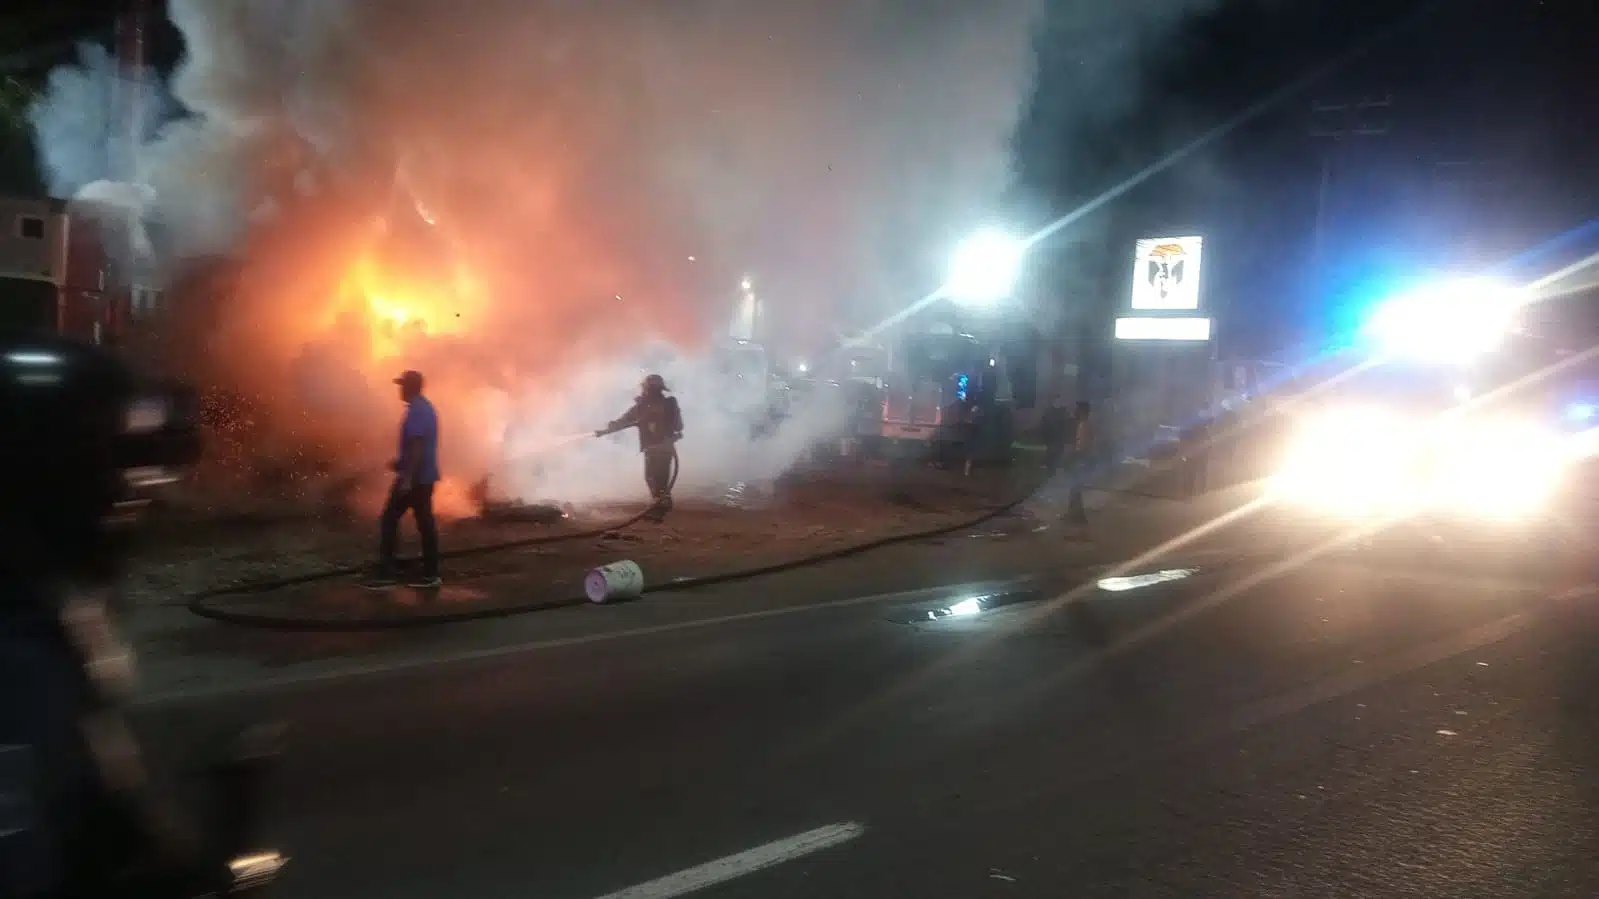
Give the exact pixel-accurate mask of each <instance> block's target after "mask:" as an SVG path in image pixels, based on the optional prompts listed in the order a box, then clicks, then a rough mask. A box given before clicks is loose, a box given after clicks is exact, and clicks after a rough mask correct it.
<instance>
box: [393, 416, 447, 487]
mask: <svg viewBox="0 0 1599 899" xmlns="http://www.w3.org/2000/svg"><path fill="white" fill-rule="evenodd" d="M419 438H420V439H421V441H422V465H421V467H420V468H418V469H417V474H416V482H417V483H418V484H436V483H438V480H439V413H437V412H435V411H434V410H433V404H432V403H430V402H428V399H427V397H425V396H418V397H417V398H416V399H414V400H411V402H410V403H408V404H406V407H405V420H404V421H403V422H401V423H400V471H402V472H403V471H405V470H406V469H407V468H408V467H409V466H410V464H411V459H410V458H409V455H408V449H407V448H408V446H409V444H410V442H411V441H412V440H416V439H419Z"/></svg>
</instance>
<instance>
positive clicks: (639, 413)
mask: <svg viewBox="0 0 1599 899" xmlns="http://www.w3.org/2000/svg"><path fill="white" fill-rule="evenodd" d="M633 427H636V428H638V448H639V449H640V450H652V449H665V448H667V447H670V446H671V445H672V444H673V443H675V442H677V440H678V438H680V437H682V436H683V412H682V410H681V409H679V408H678V405H677V397H674V396H666V395H665V394H661V395H657V396H649V395H646V396H641V397H639V398H638V399H636V400H634V401H633V407H632V408H631V409H628V410H627V411H626V412H624V413H622V417H621V418H618V419H617V420H615V421H613V422H611V424H610V425H609V426H608V427H607V428H606V430H607V431H608V432H615V431H621V430H625V429H627V428H633Z"/></svg>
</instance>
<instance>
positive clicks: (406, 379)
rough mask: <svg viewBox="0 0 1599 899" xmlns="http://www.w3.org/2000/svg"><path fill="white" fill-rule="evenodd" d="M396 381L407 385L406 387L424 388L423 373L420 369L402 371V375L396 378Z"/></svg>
mask: <svg viewBox="0 0 1599 899" xmlns="http://www.w3.org/2000/svg"><path fill="white" fill-rule="evenodd" d="M394 383H396V384H400V385H403V386H406V387H415V388H416V389H418V390H421V389H422V373H421V372H419V371H413V370H410V369H407V370H406V371H402V372H400V376H399V377H398V378H395V379H394Z"/></svg>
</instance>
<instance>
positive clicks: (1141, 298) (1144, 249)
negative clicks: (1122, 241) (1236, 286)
mask: <svg viewBox="0 0 1599 899" xmlns="http://www.w3.org/2000/svg"><path fill="white" fill-rule="evenodd" d="M1204 251H1205V239H1204V238H1203V237H1148V238H1145V239H1143V240H1140V241H1139V242H1138V243H1137V244H1136V245H1135V246H1134V248H1133V296H1132V308H1133V309H1135V310H1145V309H1180V310H1186V311H1193V310H1195V309H1198V308H1199V274H1200V271H1201V266H1202V265H1203V263H1204Z"/></svg>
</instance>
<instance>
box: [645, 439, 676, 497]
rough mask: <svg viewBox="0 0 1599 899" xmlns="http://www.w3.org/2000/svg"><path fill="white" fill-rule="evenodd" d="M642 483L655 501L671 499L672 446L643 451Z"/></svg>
mask: <svg viewBox="0 0 1599 899" xmlns="http://www.w3.org/2000/svg"><path fill="white" fill-rule="evenodd" d="M644 483H645V485H646V486H648V487H649V488H650V498H651V499H654V500H655V501H656V502H661V501H663V500H664V501H667V502H670V501H671V499H672V448H671V447H666V448H664V449H647V450H645V451H644Z"/></svg>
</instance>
